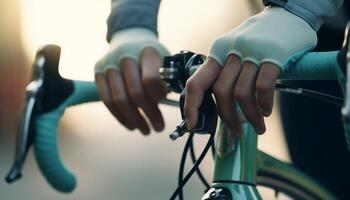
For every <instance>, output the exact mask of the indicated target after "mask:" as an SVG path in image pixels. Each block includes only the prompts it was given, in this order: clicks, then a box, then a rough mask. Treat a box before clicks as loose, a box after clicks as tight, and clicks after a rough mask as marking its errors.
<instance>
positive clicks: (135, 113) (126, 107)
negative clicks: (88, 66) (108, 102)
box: [107, 70, 150, 135]
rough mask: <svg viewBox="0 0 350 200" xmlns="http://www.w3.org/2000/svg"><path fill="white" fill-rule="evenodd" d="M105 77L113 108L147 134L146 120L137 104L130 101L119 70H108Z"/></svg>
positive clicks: (148, 131)
mask: <svg viewBox="0 0 350 200" xmlns="http://www.w3.org/2000/svg"><path fill="white" fill-rule="evenodd" d="M107 79H108V83H109V88H110V92H111V94H112V105H113V108H115V109H118V110H120V112H121V113H122V114H123V115H124V116H125V118H126V120H127V121H128V122H129V123H131V124H132V125H133V126H134V127H137V128H138V129H139V130H140V131H141V132H142V133H143V134H144V135H148V134H149V133H150V130H149V127H148V125H147V122H146V121H145V119H144V118H143V117H142V115H141V113H140V112H139V110H138V109H137V106H136V105H135V104H133V102H132V101H130V98H129V97H128V94H127V91H126V87H125V79H124V77H122V74H121V72H116V71H114V70H108V72H107Z"/></svg>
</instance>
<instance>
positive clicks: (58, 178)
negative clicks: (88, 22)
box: [34, 51, 340, 192]
mask: <svg viewBox="0 0 350 200" xmlns="http://www.w3.org/2000/svg"><path fill="white" fill-rule="evenodd" d="M337 53H338V51H334V52H314V53H308V54H306V55H305V56H303V57H302V58H301V59H300V60H295V61H294V63H295V64H294V65H290V67H289V68H287V69H285V70H284V71H283V72H282V74H281V76H280V79H298V80H305V79H306V80H322V79H337V78H338V75H339V73H340V70H339V66H338V62H337ZM73 83H74V91H73V93H72V95H71V96H69V97H68V98H67V99H66V100H65V101H64V102H63V103H62V104H61V105H60V106H59V107H57V108H56V109H55V110H53V111H50V112H48V113H44V114H41V115H40V116H38V117H37V119H36V121H35V127H36V130H37V135H36V140H35V142H34V152H35V157H36V160H37V162H38V165H39V168H40V170H41V172H42V173H43V175H44V176H45V178H46V180H47V181H48V182H49V183H50V185H52V186H53V187H54V188H55V189H57V190H59V191H61V192H71V191H72V190H73V189H74V188H75V186H76V178H75V176H74V175H73V174H72V173H71V172H70V171H69V170H68V169H67V168H66V167H65V166H64V165H63V163H62V161H61V159H60V156H59V153H58V149H57V136H56V132H57V127H58V125H59V121H60V118H61V117H62V115H63V113H64V111H65V109H66V108H67V107H69V106H72V105H76V104H82V103H88V102H93V101H99V96H98V94H97V89H96V85H95V82H87V81H74V80H73Z"/></svg>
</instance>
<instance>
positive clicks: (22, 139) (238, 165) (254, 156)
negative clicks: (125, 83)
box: [6, 33, 350, 200]
mask: <svg viewBox="0 0 350 200" xmlns="http://www.w3.org/2000/svg"><path fill="white" fill-rule="evenodd" d="M348 37H349V35H348V34H347V33H346V35H345V42H344V45H343V48H342V49H341V50H339V51H334V52H313V53H308V54H306V55H305V56H304V57H303V58H301V59H300V60H298V61H295V64H294V65H293V67H290V68H288V69H287V70H286V71H284V72H283V74H281V76H280V79H281V80H282V79H304V80H315V79H317V80H324V79H337V80H338V81H339V83H340V85H341V86H342V88H343V91H345V89H347V90H346V92H345V94H346V95H345V101H344V102H345V105H344V106H343V109H342V113H343V116H344V122H346V123H347V122H350V101H349V98H350V92H349V91H350V82H349V83H346V77H350V70H347V69H346V68H350V62H349V64H348V66H347V67H346V65H347V64H346V63H347V60H348V61H350V53H347V52H348V51H349V45H348V41H349V40H348ZM347 54H348V55H347ZM59 57H60V48H59V47H58V46H56V45H47V46H44V47H43V48H41V49H40V50H38V52H37V55H36V58H35V62H34V64H33V74H32V80H31V82H30V83H29V84H28V86H27V88H26V99H25V105H24V110H23V113H22V119H21V123H20V125H19V130H18V135H17V147H16V155H15V161H14V164H13V167H12V169H11V170H10V172H9V174H8V175H7V177H6V181H7V182H9V183H11V182H14V181H15V180H17V179H19V178H20V177H21V170H22V167H23V165H24V162H25V158H26V154H27V152H28V149H29V148H30V147H31V146H32V145H33V147H34V153H35V157H36V160H37V163H38V166H39V169H40V170H41V172H42V174H43V175H44V177H45V178H46V180H47V182H48V183H49V184H50V185H51V186H52V187H53V188H55V189H56V190H58V191H60V192H71V191H73V190H74V188H75V186H76V178H75V176H74V174H73V173H72V172H70V171H69V170H68V169H67V168H66V167H65V166H64V164H63V163H62V161H61V159H60V156H59V152H58V150H57V140H56V139H57V137H56V132H57V127H58V125H59V121H60V118H61V117H62V115H63V114H64V111H65V109H66V108H68V107H69V106H73V105H77V104H82V103H88V102H94V101H99V100H100V99H99V96H98V94H97V91H96V86H95V83H94V82H88V81H76V80H69V79H64V78H62V77H61V76H60V75H59V73H58V64H59ZM204 60H205V57H204V56H203V55H198V54H195V53H192V52H187V51H184V52H180V53H179V54H176V55H173V56H169V57H166V58H165V59H164V65H163V68H161V69H160V74H161V76H162V78H163V80H164V81H165V82H166V83H167V86H168V88H169V89H170V90H171V91H173V92H176V93H180V94H181V95H180V101H179V102H177V101H173V100H164V101H163V102H162V103H164V104H167V105H171V106H179V107H180V110H181V111H182V107H183V100H184V96H185V95H186V92H185V91H184V86H185V83H186V80H187V79H188V78H189V77H190V76H191V75H192V74H193V73H194V72H195V71H196V69H198V67H199V66H200V65H201V63H203V62H204ZM346 73H348V74H347V75H346ZM346 84H347V87H345V85H346ZM276 89H277V90H278V91H281V92H289V93H293V94H296V95H305V96H310V97H315V98H319V99H322V100H326V101H328V102H330V103H335V104H337V105H339V106H342V105H343V99H342V98H339V97H334V96H330V95H327V94H323V93H319V92H316V91H310V90H307V89H301V88H290V87H287V86H284V85H281V84H277V85H276ZM182 116H183V114H182ZM218 122H219V120H218V115H217V111H216V106H215V101H214V100H213V98H212V96H211V94H210V91H208V92H207V93H206V95H205V98H204V101H203V103H202V106H201V107H200V109H199V121H198V123H197V125H196V127H195V128H194V129H192V130H187V129H186V124H185V122H184V121H182V122H181V123H180V124H179V125H178V126H177V127H176V130H175V131H174V132H173V133H171V134H170V138H171V139H172V140H176V139H177V138H179V137H181V136H183V135H185V133H189V135H188V139H187V142H186V145H185V147H184V151H183V156H182V159H181V162H180V170H179V180H178V183H179V185H178V187H177V188H176V190H175V192H174V193H173V194H172V196H171V197H170V199H171V200H173V199H176V198H177V197H178V198H179V199H180V200H181V199H183V198H184V197H183V192H182V188H183V187H184V185H185V184H186V182H187V181H188V180H189V179H190V177H191V176H192V175H193V174H194V173H197V175H198V176H199V178H200V179H201V180H202V182H203V183H204V185H205V186H206V188H207V190H206V191H207V192H206V194H205V195H204V196H203V198H202V200H233V199H240V200H245V199H246V200H252V199H262V197H261V196H260V194H259V192H258V190H257V186H258V187H260V186H262V187H267V188H271V189H273V190H274V191H276V197H278V194H279V193H284V194H285V195H286V196H289V197H290V198H292V199H306V200H309V199H320V200H333V199H336V197H334V196H333V195H332V194H331V193H330V192H329V191H328V190H327V189H326V188H324V187H323V186H322V185H320V184H319V183H317V182H316V181H315V180H313V179H312V178H311V177H309V176H308V175H307V174H305V173H303V172H301V171H299V170H297V169H296V168H294V167H293V166H292V165H291V164H288V163H285V162H282V161H279V160H278V159H275V158H273V157H272V156H270V155H268V154H266V153H264V152H261V151H259V150H258V149H257V134H256V133H255V131H254V128H253V127H252V126H251V125H250V124H249V123H243V124H242V127H243V130H244V134H243V135H242V137H240V138H234V137H233V136H232V135H231V134H230V133H229V131H228V129H227V128H226V127H225V125H224V124H223V123H221V122H219V125H217V124H218ZM346 123H345V129H346V130H348V128H347V125H346ZM217 128H218V130H216V129H217ZM346 133H350V131H346ZM195 134H208V135H209V139H208V142H207V144H206V146H205V147H204V149H203V151H202V153H201V154H200V155H199V156H198V158H197V157H196V155H195V152H194V147H193V138H194V135H195ZM215 136H216V139H215V142H214V137H215ZM347 136H348V135H347ZM347 139H348V140H349V139H350V136H348V137H347ZM349 141H350V140H349ZM348 144H350V143H349V142H348ZM210 149H211V150H212V154H213V155H214V157H215V171H214V177H213V182H212V183H211V184H209V183H208V182H207V181H206V180H205V178H204V176H203V175H202V173H201V171H200V168H199V165H200V163H201V161H202V160H203V158H204V157H205V155H206V154H207V153H208V152H209V151H210ZM188 153H189V154H190V156H191V159H192V161H193V167H192V168H191V170H190V171H189V172H188V173H187V174H186V175H185V174H184V166H185V160H186V156H187V154H188Z"/></svg>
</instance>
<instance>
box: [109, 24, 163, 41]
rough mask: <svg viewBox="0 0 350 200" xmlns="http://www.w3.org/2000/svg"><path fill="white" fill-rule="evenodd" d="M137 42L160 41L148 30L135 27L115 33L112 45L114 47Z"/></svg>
mask: <svg viewBox="0 0 350 200" xmlns="http://www.w3.org/2000/svg"><path fill="white" fill-rule="evenodd" d="M135 40H158V37H157V34H156V33H154V32H153V31H151V30H149V29H147V28H142V27H133V28H127V29H122V30H120V31H117V32H115V33H114V34H113V35H112V37H111V42H110V43H111V45H112V44H115V43H121V42H122V43H124V42H128V41H130V42H132V41H135Z"/></svg>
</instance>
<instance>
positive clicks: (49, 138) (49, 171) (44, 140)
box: [34, 81, 99, 193]
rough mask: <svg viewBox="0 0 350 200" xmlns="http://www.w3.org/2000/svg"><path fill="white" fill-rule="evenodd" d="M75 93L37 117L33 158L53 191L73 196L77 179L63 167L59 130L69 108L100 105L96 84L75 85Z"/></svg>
mask: <svg viewBox="0 0 350 200" xmlns="http://www.w3.org/2000/svg"><path fill="white" fill-rule="evenodd" d="M73 84H74V91H73V93H72V95H71V96H69V97H68V98H67V99H66V100H65V101H64V102H63V103H62V104H61V105H60V106H59V107H57V108H56V109H55V110H53V111H50V112H48V113H44V114H42V115H40V116H38V117H37V119H36V121H35V122H34V123H35V127H36V139H35V141H34V154H35V158H36V160H37V163H38V165H39V169H40V170H41V172H42V174H43V175H44V177H45V178H46V180H47V181H48V182H49V184H50V185H52V187H54V188H55V189H57V190H58V191H61V192H65V193H68V192H71V191H73V190H74V188H75V186H76V178H75V176H74V174H72V173H71V172H70V171H69V170H68V169H67V168H66V167H65V166H64V165H63V163H62V161H61V159H60V156H59V153H58V148H57V136H56V132H57V128H58V125H59V121H60V118H61V117H62V115H63V113H64V111H65V109H66V107H69V106H72V105H76V104H81V103H87V102H93V101H98V100H99V97H98V94H97V92H96V91H97V90H96V86H95V83H94V82H84V81H74V82H73Z"/></svg>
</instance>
